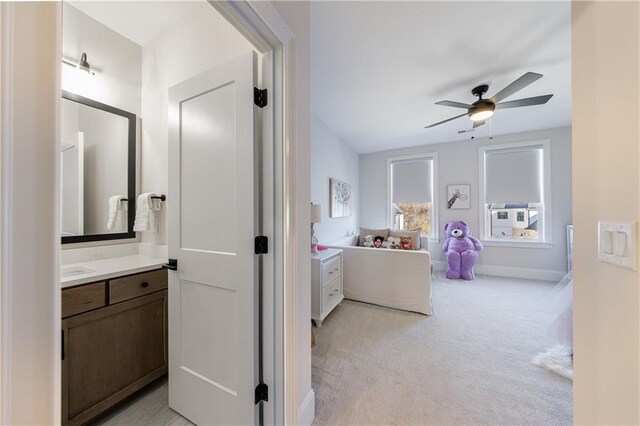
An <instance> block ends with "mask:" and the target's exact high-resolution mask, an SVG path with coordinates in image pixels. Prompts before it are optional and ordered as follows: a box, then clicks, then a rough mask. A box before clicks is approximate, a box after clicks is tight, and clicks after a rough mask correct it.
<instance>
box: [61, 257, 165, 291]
mask: <svg viewBox="0 0 640 426" xmlns="http://www.w3.org/2000/svg"><path fill="white" fill-rule="evenodd" d="M164 263H167V259H161V258H158V257H151V256H141V255H132V256H121V257H112V258H108V259H100V260H91V261H86V262H80V263H71V264H66V265H61V266H60V281H61V283H62V288H65V287H72V286H76V285H80V284H87V283H92V282H95V281H102V280H107V279H109V278H115V277H119V276H122V275H130V274H136V273H138V272H146V271H151V270H154V269H158V268H159V267H160V265H162V264H164Z"/></svg>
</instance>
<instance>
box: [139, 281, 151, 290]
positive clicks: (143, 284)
mask: <svg viewBox="0 0 640 426" xmlns="http://www.w3.org/2000/svg"><path fill="white" fill-rule="evenodd" d="M140 286H141V287H142V288H147V287H149V283H148V282H146V281H145V282H143V283H142V284H140Z"/></svg>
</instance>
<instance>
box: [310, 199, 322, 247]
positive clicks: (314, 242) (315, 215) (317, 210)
mask: <svg viewBox="0 0 640 426" xmlns="http://www.w3.org/2000/svg"><path fill="white" fill-rule="evenodd" d="M316 223H322V204H313V203H311V253H317V252H318V239H317V238H316V236H315V235H314V229H313V225H314V224H316Z"/></svg>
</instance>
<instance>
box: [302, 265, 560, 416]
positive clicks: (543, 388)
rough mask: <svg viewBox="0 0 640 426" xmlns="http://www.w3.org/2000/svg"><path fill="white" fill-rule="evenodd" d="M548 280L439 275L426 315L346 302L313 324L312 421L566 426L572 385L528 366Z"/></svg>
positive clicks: (540, 331) (542, 344)
mask: <svg viewBox="0 0 640 426" xmlns="http://www.w3.org/2000/svg"><path fill="white" fill-rule="evenodd" d="M553 285H554V284H553V283H547V282H540V281H531V280H519V279H518V280H516V279H509V278H496V277H486V276H479V277H477V278H476V280H475V281H473V282H462V281H448V280H446V279H444V277H443V275H442V274H437V276H436V279H435V282H434V283H433V288H432V292H433V305H434V315H433V316H431V317H426V316H423V315H419V314H412V313H408V312H402V311H397V310H393V309H387V308H383V307H379V306H373V305H368V304H364V303H358V302H353V301H344V302H343V303H342V305H340V306H338V307H337V308H336V309H335V311H334V312H333V313H332V314H331V315H329V317H328V318H327V319H326V320H325V321H324V322H323V324H322V327H321V328H316V329H315V331H316V336H317V341H318V344H317V346H316V347H315V348H314V349H313V378H312V379H313V389H314V391H315V393H316V420H315V423H314V424H317V425H324V424H330V425H347V424H348V425H365V424H403V425H406V424H430V425H435V424H437V425H442V424H456V425H485V424H491V425H494V424H501V425H524V424H531V425H561V424H562V425H564V424H571V423H572V384H571V381H569V380H567V379H565V378H562V377H560V376H558V375H555V374H553V373H551V372H549V371H547V370H544V369H542V368H540V367H536V366H534V365H532V364H531V360H532V358H533V357H534V356H535V355H536V354H537V353H539V352H541V351H544V350H546V349H548V348H549V347H551V346H553V344H554V342H553V339H551V338H550V337H549V335H548V332H547V325H548V323H549V321H550V317H551V315H552V312H551V311H550V307H549V295H550V292H551V289H552V288H553Z"/></svg>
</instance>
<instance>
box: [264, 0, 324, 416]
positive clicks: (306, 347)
mask: <svg viewBox="0 0 640 426" xmlns="http://www.w3.org/2000/svg"><path fill="white" fill-rule="evenodd" d="M272 4H273V6H274V8H275V9H276V12H278V14H279V15H280V16H281V17H282V18H283V20H284V22H285V23H286V24H287V26H288V27H289V28H290V29H291V31H292V32H293V34H294V35H295V49H296V51H295V58H294V60H295V87H296V92H295V99H294V105H295V106H294V108H295V111H296V116H295V120H296V121H295V129H296V131H295V135H292V136H293V145H294V149H295V159H296V161H295V176H293V177H292V178H293V179H294V180H295V182H296V193H295V205H296V213H295V217H294V218H292V221H293V223H294V225H293V226H294V229H293V231H294V232H295V234H294V235H296V237H297V241H296V244H297V246H296V247H297V257H296V259H295V262H296V272H295V278H294V279H295V281H296V317H297V318H296V339H297V345H296V347H297V350H296V360H295V362H296V401H297V407H298V409H297V412H298V419H297V422H296V424H299V425H306V424H311V422H312V421H313V416H314V415H315V408H314V407H315V406H314V396H313V390H312V389H311V255H310V253H309V252H310V250H309V247H310V238H311V235H310V233H309V225H310V219H311V217H310V203H311V191H310V190H311V173H310V170H311V155H310V154H311V147H310V140H311V128H310V127H311V125H310V119H311V111H310V105H311V99H310V94H309V72H310V69H309V53H310V44H309V27H310V4H309V2H289V1H276V2H273V3H272Z"/></svg>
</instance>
